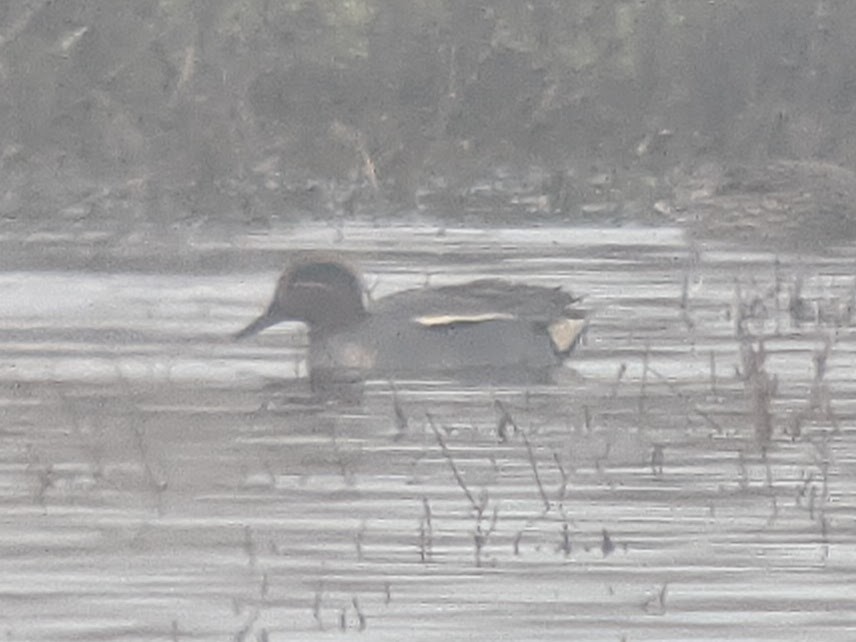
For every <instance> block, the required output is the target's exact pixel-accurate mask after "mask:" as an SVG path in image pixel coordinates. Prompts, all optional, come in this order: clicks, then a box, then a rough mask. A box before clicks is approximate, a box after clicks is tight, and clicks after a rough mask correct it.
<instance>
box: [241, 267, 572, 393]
mask: <svg viewBox="0 0 856 642" xmlns="http://www.w3.org/2000/svg"><path fill="white" fill-rule="evenodd" d="M577 301H578V299H575V298H574V297H573V296H572V295H571V294H570V293H568V292H566V291H564V290H562V289H561V288H546V287H539V286H533V285H523V284H518V283H511V282H509V281H505V280H501V279H481V280H478V281H471V282H469V283H464V284H461V285H449V286H442V287H426V288H422V289H414V290H407V291H404V292H400V293H398V294H393V295H391V296H387V297H384V298H382V299H380V300H378V301H376V302H375V303H374V304H373V305H372V306H371V308H370V309H366V306H365V305H364V295H363V287H362V284H361V281H360V279H359V277H358V276H357V275H356V273H355V272H354V271H353V270H352V269H350V268H349V267H348V266H346V265H345V264H343V263H341V262H339V261H337V260H334V259H318V258H308V259H302V260H298V261H296V262H295V263H293V264H292V265H291V266H290V267H289V268H288V269H287V270H286V271H285V273H284V274H283V275H282V276H281V277H280V279H279V283H278V284H277V288H276V292H275V294H274V297H273V301H272V302H271V303H270V305H269V306H268V308H267V311H266V312H265V313H264V314H262V315H261V316H260V317H259V318H257V319H256V320H255V321H253V322H252V323H250V325H248V326H247V327H246V328H244V329H243V330H241V331H240V332H238V333H237V334H236V335H235V338H236V339H243V338H245V337H249V336H251V335H254V334H257V333H258V332H261V331H262V330H264V329H265V328H268V327H270V326H272V325H275V324H277V323H280V322H282V321H300V322H303V323H305V324H306V325H307V326H308V328H309V371H310V376H311V378H312V379H313V380H355V379H356V380H358V379H362V378H365V377H366V376H368V375H381V376H384V375H386V376H394V375H401V374H411V375H412V374H418V373H442V372H446V373H455V372H459V373H460V372H470V373H476V374H478V375H480V376H482V377H484V378H495V375H497V374H499V373H501V372H503V371H505V370H510V369H515V370H521V369H522V370H529V371H535V370H540V371H543V370H548V369H550V368H551V367H553V366H556V365H558V364H559V363H561V361H562V360H563V359H564V358H565V357H567V356H568V354H569V353H570V351H571V350H572V349H573V347H574V346H575V345H576V343H577V340H578V339H579V337H580V334H581V333H582V331H583V329H584V328H585V323H586V322H585V313H584V311H582V310H580V309H578V308H575V307H574V304H575V303H577Z"/></svg>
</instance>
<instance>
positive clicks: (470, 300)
mask: <svg viewBox="0 0 856 642" xmlns="http://www.w3.org/2000/svg"><path fill="white" fill-rule="evenodd" d="M574 302H575V299H574V297H573V296H571V294H570V293H568V292H566V291H564V290H562V289H561V288H545V287H540V286H537V285H525V284H521V283H511V282H509V281H503V280H502V279H481V280H478V281H471V282H469V283H463V284H461V285H447V286H442V287H434V288H422V289H417V290H406V291H404V292H399V293H398V294H393V295H390V296H388V297H384V298H382V299H380V300H378V301H377V302H376V303H375V304H374V305H373V306H372V308H371V312H372V314H375V315H390V316H397V317H409V318H412V319H415V320H420V319H421V320H422V321H423V322H429V321H428V320H430V319H432V318H438V319H449V320H453V319H455V318H459V319H461V320H468V319H474V318H475V319H484V320H486V319H488V318H490V317H491V316H493V317H495V318H505V319H509V318H518V319H528V320H532V321H536V322H537V321H541V322H544V323H549V322H550V321H551V320H553V319H556V318H558V317H561V316H563V315H564V314H565V313H566V311H567V309H568V308H569V307H570V306H571V305H572V304H573V303H574ZM429 323H430V322H429Z"/></svg>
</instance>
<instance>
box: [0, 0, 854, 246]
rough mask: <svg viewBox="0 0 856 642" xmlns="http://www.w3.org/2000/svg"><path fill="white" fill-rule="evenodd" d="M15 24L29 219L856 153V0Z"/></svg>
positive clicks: (11, 68) (67, 4)
mask: <svg viewBox="0 0 856 642" xmlns="http://www.w3.org/2000/svg"><path fill="white" fill-rule="evenodd" d="M0 25H2V27H0V84H2V91H0V127H2V134H3V135H2V152H0V167H2V170H3V171H2V177H0V181H2V185H1V186H0V188H2V192H0V193H2V199H0V217H2V219H0V220H1V221H2V223H3V224H4V225H9V224H13V223H15V224H18V225H22V226H25V227H31V226H33V225H34V224H35V225H43V226H44V225H48V226H53V225H61V226H62V227H64V228H68V226H70V225H72V226H77V227H79V228H87V229H93V228H97V229H99V230H101V231H102V232H106V231H108V230H110V231H112V232H113V234H114V235H113V236H112V237H111V238H112V239H113V240H116V239H121V238H124V237H127V235H128V234H130V233H131V231H132V230H133V231H134V232H135V233H140V232H141V231H142V230H145V229H147V228H146V224H150V225H151V228H150V230H149V231H152V232H156V231H157V230H158V229H163V227H162V226H163V224H170V226H171V227H170V229H173V230H174V229H175V226H176V225H179V226H180V225H188V226H191V227H192V226H199V225H209V224H212V223H230V224H231V223H240V224H249V225H251V226H256V227H264V226H266V225H268V224H270V222H271V221H272V220H273V219H274V218H277V217H278V218H285V219H288V220H292V219H296V218H302V217H305V216H307V215H310V216H313V217H333V216H349V215H351V214H354V213H356V214H367V213H374V212H385V213H387V214H389V213H391V214H393V215H395V213H396V212H399V213H400V212H407V211H414V208H416V207H421V208H422V209H423V210H428V211H430V212H432V213H436V214H438V215H443V216H446V217H448V219H449V221H450V222H454V221H455V220H457V219H459V218H461V217H462V216H463V213H464V212H465V211H468V210H469V211H470V213H471V214H473V213H474V215H475V216H476V220H477V221H478V222H482V221H484V222H487V221H489V220H491V219H492V218H496V217H505V218H506V219H507V218H508V217H511V218H513V217H514V216H516V215H519V214H520V212H517V213H515V212H516V211H514V210H513V208H512V210H507V209H504V208H503V206H504V205H507V204H508V202H509V200H511V199H510V198H509V193H514V192H517V193H525V194H527V195H528V196H529V197H530V198H531V199H534V200H532V203H534V206H531V203H530V207H528V208H527V209H526V210H525V212H526V213H527V215H533V214H534V215H537V216H545V217H549V218H552V219H559V220H578V219H580V218H581V217H583V218H586V219H595V220H597V221H598V222H599V223H603V222H604V220H603V218H604V217H605V216H611V217H613V218H615V219H617V220H641V219H645V218H646V217H649V216H651V214H650V213H651V212H652V211H653V210H652V208H651V205H652V204H653V203H656V202H657V201H658V199H661V198H663V197H668V196H670V195H671V193H672V189H673V183H674V180H673V178H674V176H675V173H676V172H679V173H686V172H692V171H693V170H694V168H695V167H696V166H698V165H699V164H700V163H702V162H708V161H716V162H724V163H728V162H731V161H733V160H739V161H740V162H744V163H746V162H748V163H764V162H767V161H768V160H769V159H775V158H784V159H799V160H808V159H816V160H824V161H829V162H833V163H837V164H840V165H844V166H849V165H852V164H853V162H854V154H856V151H854V150H856V145H854V133H856V114H854V103H856V64H854V60H856V41H854V39H853V37H852V35H853V33H854V29H856V4H854V3H852V2H847V1H836V0H812V1H805V0H795V1H791V2H786V1H782V0H752V1H735V0H730V1H729V0H722V1H717V2H695V1H693V2H683V1H679V0H678V1H676V0H668V1H667V0H649V1H644V2H643V1H641V0H611V1H598V2H593V1H592V2H587V1H578V2H564V1H559V0H556V1H548V0H536V1H534V2H525V3H524V2H519V1H517V0H506V1H502V0H488V1H486V2H478V3H475V2H470V1H469V0H385V1H377V0H374V1H373V0H353V1H351V2H341V1H339V0H301V1H293V2H271V1H269V0H257V1H249V0H204V1H201V0H197V1H193V0H159V1H158V0H116V1H111V2H109V3H107V2H85V1H75V0H64V1H63V2H48V1H45V0H43V1H30V2H25V1H23V0H13V1H10V2H4V3H2V5H0ZM497 176H498V177H500V178H501V179H502V180H503V181H504V186H503V194H501V195H499V196H497V200H498V201H499V202H497V203H491V202H490V201H489V199H488V200H487V202H484V201H485V192H484V189H481V191H479V187H478V186H480V185H482V186H483V185H484V181H488V184H489V182H490V181H491V180H494V179H495V178H496V177H497ZM479 198H480V199H481V201H480V203H481V206H480V207H476V206H474V205H473V204H474V202H475V201H477V200H479ZM581 205H586V207H585V208H582V209H581ZM599 205H600V206H599ZM471 222H472V221H471ZM506 222H508V221H507V220H506Z"/></svg>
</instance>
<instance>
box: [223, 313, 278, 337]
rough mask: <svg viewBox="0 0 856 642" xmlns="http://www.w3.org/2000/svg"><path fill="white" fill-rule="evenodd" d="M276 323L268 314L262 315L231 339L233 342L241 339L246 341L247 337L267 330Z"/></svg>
mask: <svg viewBox="0 0 856 642" xmlns="http://www.w3.org/2000/svg"><path fill="white" fill-rule="evenodd" d="M276 322H277V320H276V319H274V318H273V317H272V316H271V315H270V314H263V315H262V316H260V317H259V318H258V319H256V320H255V321H253V322H252V323H251V324H250V325H248V326H247V327H246V328H244V329H243V330H241V331H240V332H237V333H235V335H234V336H233V338H234V339H235V341H240V340H241V339H246V338H247V337H251V336H253V335H254V334H258V333H259V332H261V331H262V330H264V329H265V328H269V327H270V326H272V325H274V324H275V323H276Z"/></svg>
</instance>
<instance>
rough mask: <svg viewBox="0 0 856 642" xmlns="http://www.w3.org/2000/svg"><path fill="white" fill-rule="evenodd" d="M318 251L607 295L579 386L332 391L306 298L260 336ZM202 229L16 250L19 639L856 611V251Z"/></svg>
mask: <svg viewBox="0 0 856 642" xmlns="http://www.w3.org/2000/svg"><path fill="white" fill-rule="evenodd" d="M7 241H8V239H7ZM38 243H44V239H42V240H40V241H38ZM38 243H36V242H35V241H34V248H35V249H34V250H33V251H39V250H38ZM312 248H315V249H325V250H330V249H331V248H332V249H334V250H336V251H337V252H339V253H341V254H342V255H343V256H344V257H346V258H347V259H348V260H349V261H351V262H352V263H355V264H358V265H359V266H360V267H361V268H362V269H363V271H364V272H365V275H366V284H367V287H368V288H369V290H370V294H371V297H373V298H377V297H381V296H384V295H386V294H389V293H392V292H396V291H399V290H402V289H406V288H411V287H421V286H424V285H426V284H430V285H441V284H447V283H458V282H462V281H466V280H469V279H475V278H480V277H485V276H491V277H503V278H508V279H512V280H517V281H522V282H526V283H532V284H539V285H549V286H562V287H565V288H568V289H570V290H572V291H573V292H574V293H575V294H579V295H582V296H584V300H583V305H584V306H585V307H586V308H587V309H589V310H590V312H591V323H590V326H589V328H588V331H587V334H586V336H585V339H584V341H583V342H582V344H581V345H580V346H579V347H578V349H577V351H576V352H575V353H574V354H573V357H572V359H571V360H570V361H569V362H568V363H567V364H565V366H563V367H562V368H560V369H559V370H558V371H557V372H556V373H555V375H554V381H552V382H550V383H548V384H540V385H502V386H499V385H490V384H487V383H473V382H471V381H470V382H466V383H462V382H456V381H452V380H443V381H436V380H420V381H385V380H384V381H370V382H368V383H367V384H366V386H365V388H364V389H363V390H362V391H359V393H358V394H355V395H352V396H349V397H348V398H344V399H338V398H334V399H320V398H316V397H314V396H313V395H312V394H311V391H310V390H309V388H308V385H307V383H306V379H305V376H306V367H305V363H304V362H303V360H302V356H303V355H304V353H305V346H306V336H305V332H304V331H303V330H302V329H301V328H300V327H299V326H296V325H287V324H286V325H282V326H279V327H277V328H272V329H270V330H268V331H266V332H265V333H263V334H262V335H260V336H259V337H257V338H255V339H253V340H250V341H245V342H240V343H236V342H233V341H231V340H230V339H229V336H230V334H231V333H233V332H235V331H237V330H238V329H240V328H241V327H243V326H244V325H245V324H246V323H247V322H248V321H250V320H251V319H253V318H254V317H255V316H256V315H257V314H258V313H259V312H260V311H262V310H263V309H264V307H265V305H266V304H267V302H268V298H269V297H270V295H271V294H272V291H273V287H274V284H275V281H276V278H277V277H278V273H279V269H280V268H281V266H282V265H283V264H284V260H285V257H286V256H287V255H288V252H289V251H293V250H296V249H301V250H304V249H312ZM19 251H20V250H19ZM181 251H182V252H183V253H185V254H186V255H190V256H192V255H198V256H205V255H206V254H207V255H215V254H216V255H217V256H221V257H224V256H225V257H228V260H224V261H223V262H222V263H221V265H222V266H224V267H221V268H218V267H217V262H216V261H212V262H211V264H209V265H208V266H207V267H205V268H200V267H199V265H201V264H202V263H199V262H192V261H191V262H189V263H188V265H189V266H190V267H187V268H186V269H183V268H182V264H181V263H180V262H172V263H171V264H168V265H167V264H159V263H158V261H157V260H153V261H152V264H151V265H150V266H148V267H147V266H145V265H143V266H141V265H139V263H137V264H135V265H134V267H133V269H124V268H123V267H122V265H123V264H122V262H121V261H117V262H116V263H115V264H114V265H113V267H108V268H101V269H99V270H97V271H91V270H85V269H83V268H81V269H80V270H76V271H75V270H72V271H43V270H40V271H34V270H27V269H21V270H16V271H7V272H4V273H2V274H0V294H2V296H0V417H2V424H0V488H2V501H3V510H2V517H0V553H2V554H0V612H2V617H0V626H2V629H0V633H2V636H3V638H4V639H5V640H27V641H36V640H51V641H56V640H71V639H83V640H97V639H104V640H108V639H109V640H292V639H313V638H316V637H327V636H330V635H337V636H341V635H343V634H344V635H348V636H360V635H362V636H365V637H366V638H368V639H389V640H399V639H405V638H407V639H411V638H413V639H445V640H451V639H464V638H465V639H470V640H479V639H484V640H497V639H509V640H511V639H514V640H517V639H556V640H560V639H561V640H566V639H587V640H594V639H598V640H601V639H602V640H643V639H645V640H687V639H696V640H718V639H724V638H733V639H770V640H780V639H825V640H829V641H831V640H851V639H853V636H854V635H856V619H854V612H856V590H854V588H853V587H854V585H856V546H854V544H856V465H854V464H856V462H854V460H855V459H856V426H854V421H856V354H854V353H855V352H856V342H854V332H853V328H852V324H851V311H852V308H853V303H854V294H856V290H854V288H856V269H854V266H856V252H854V251H853V250H852V249H838V250H836V249H832V250H829V251H827V252H825V253H824V254H823V255H820V254H818V255H807V254H804V255H801V256H796V255H789V254H787V253H783V254H776V253H774V252H771V251H765V250H763V249H747V248H745V247H735V246H730V245H728V244H727V243H718V244H713V243H707V244H705V243H702V244H699V245H691V244H689V243H688V242H687V241H686V240H685V238H684V236H683V234H682V233H681V231H680V230H677V229H632V228H628V229H609V230H605V229H568V228H548V227H543V228H537V229H514V228H500V229H497V228H494V229H489V230H475V229H445V228H442V227H437V226H432V225H414V226H413V227H405V226H399V227H392V228H389V227H380V226H375V225H370V224H366V225H359V224H349V225H345V226H343V227H339V228H332V227H330V226H325V225H317V226H312V225H307V226H302V227H296V228H290V229H288V230H284V231H282V232H280V233H266V234H260V235H235V236H233V237H232V238H230V239H229V240H228V242H227V241H222V242H215V241H202V240H196V241H193V242H190V243H188V244H187V247H185V248H183V249H182V250H181ZM225 266H228V268H227V267H225ZM759 373H760V375H763V376H760V375H759ZM759 382H760V383H759Z"/></svg>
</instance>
